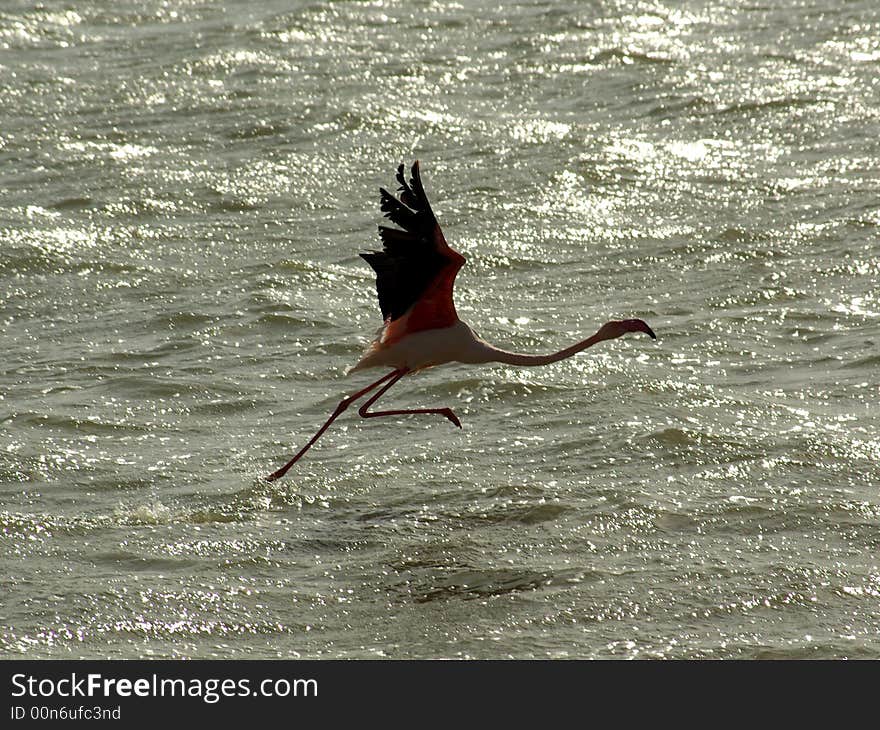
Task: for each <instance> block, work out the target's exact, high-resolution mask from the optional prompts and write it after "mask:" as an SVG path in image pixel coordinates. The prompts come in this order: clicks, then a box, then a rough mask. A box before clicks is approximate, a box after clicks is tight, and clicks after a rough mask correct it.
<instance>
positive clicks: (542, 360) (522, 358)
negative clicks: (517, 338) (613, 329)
mask: <svg viewBox="0 0 880 730" xmlns="http://www.w3.org/2000/svg"><path fill="white" fill-rule="evenodd" d="M607 339H609V338H608V336H607V335H603V334H602V333H601V331H600V332H597V333H596V334H594V335H592V336H591V337H588V338H587V339H585V340H581V341H580V342H576V343H575V344H573V345H571V347H566V348H565V349H564V350H560V351H559V352H553V353H550V354H549V355H531V354H529V353H526V352H508V351H507V350H501V349H499V348H497V347H493V346H492V345H487V348H488V350H489V354H490V355H489V361H490V362H503V363H506V364H508V365H526V366H529V365H549V364H550V363H554V362H559V361H560V360H565V359H566V358H567V357H571V356H572V355H577V354H578V353H579V352H581V351H582V350H586V349H587V348H588V347H592V346H593V345H595V344H596V343H598V342H602V340H607Z"/></svg>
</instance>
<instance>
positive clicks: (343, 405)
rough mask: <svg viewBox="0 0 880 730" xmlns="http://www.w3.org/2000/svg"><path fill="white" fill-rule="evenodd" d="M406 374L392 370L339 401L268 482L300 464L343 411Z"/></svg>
mask: <svg viewBox="0 0 880 730" xmlns="http://www.w3.org/2000/svg"><path fill="white" fill-rule="evenodd" d="M406 372H407V371H406V370H392V371H391V372H390V373H388V374H387V375H383V376H382V377H381V378H379V379H378V380H377V381H375V382H373V383H370V385H368V386H367V387H366V388H364V389H362V390H359V391H358V392H357V393H354V394H353V395H350V396H348V397H346V398H343V399H342V400H341V401H339V405H338V406H336V410H335V411H333V413H332V414H330V418H328V419H327V420H326V421H325V422H324V425H323V426H321V428H319V429H318V432H317V433H316V434H315V435H314V436H312V438H311V439H310V440H309V442H308V443H307V444H306V445H305V446H303V447H302V448H301V449H300V450H299V451H298V452H297V454H296V456H294V457H293V458H292V459H291V460H290V461H288V462H287V463H286V464H285V465H284V466H282V467H281V468H280V469H278V470H276V471H274V472H272V473H271V474H270V475H269V476H267V477H266V481H267V482H274V481H275V480H276V479H280V478H281V477H283V476H284V475H285V474H286V473H287V470H288V469H290V467H292V466H293V465H294V464H296V462H298V461H299V460H300V459H301V458H302V455H303V454H305V453H306V451H308V450H309V449H310V448H311V447H312V444H314V443H315V441H317V440H318V439H319V438H321V435H322V434H323V433H324V431H326V430H327V429H328V428H329V427H330V424H331V423H333V421H335V420H336V419H337V418H338V417H339V416H340V415H342V413H343V411H345V410H346V409H347V408H348V407H349V406H350V405H351V404H352V403H354V402H355V401H356V400H357V399H358V398H360V397H361V396H363V395H366V394H367V393H369V392H370V391H371V390H373V388H375V387H376V386H378V385H381V384H382V383H384V382H385V381H386V380H391V383H396V382H397V381H398V380H400V378H402V377H403V376H404V375H405V374H406ZM387 389H388V386H387V385H386V386H385V387H384V388H382V390H381V391H379V392H380V394H381V393H384V392H385V391H386V390H387ZM372 400H375V398H374V399H372ZM372 400H371V402H372Z"/></svg>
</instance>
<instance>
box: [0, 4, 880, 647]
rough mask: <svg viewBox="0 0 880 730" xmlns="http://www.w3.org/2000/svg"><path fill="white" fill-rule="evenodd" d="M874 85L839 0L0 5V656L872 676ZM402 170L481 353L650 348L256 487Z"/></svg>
mask: <svg viewBox="0 0 880 730" xmlns="http://www.w3.org/2000/svg"><path fill="white" fill-rule="evenodd" d="M878 69H880V11H878V9H877V5H876V3H875V2H873V0H870V1H869V0H863V1H861V2H859V1H856V2H848V3H837V2H832V1H831V0H815V1H812V0H805V1H801V2H794V3H792V2H782V1H781V0H772V1H771V2H768V3H764V4H753V3H746V2H734V1H731V2H727V3H725V4H723V5H719V4H718V3H709V2H684V3H679V2H659V1H657V0H647V1H644V2H636V3H629V2H623V1H622V0H606V1H596V2H582V3H578V2H546V3H540V2H519V3H514V4H503V5H502V6H499V5H498V4H496V3H472V2H459V3H446V2H421V3H411V2H380V1H377V2H365V3H361V2H358V3H354V2H351V3H348V2H336V3H297V2H291V1H290V0H284V2H281V1H274V2H261V3H250V2H246V1H244V0H242V2H232V1H231V0H227V1H226V2H223V3H216V2H200V1H199V0H189V1H183V0H181V1H176V2H164V1H163V2H158V1H155V0H154V1H152V2H150V1H148V2H141V1H140V0H139V1H138V2H134V1H129V2H122V3H118V2H114V3H104V2H97V1H96V0H90V1H89V2H77V3H54V2H50V3H35V2H24V1H21V2H13V3H6V4H4V6H3V10H2V13H0V79H2V81H0V280H2V288H0V318H2V323H3V327H2V329H0V347H2V352H3V353H4V358H3V361H2V364H0V429H2V431H0V433H2V441H0V528H2V529H0V546H2V549H0V565H2V570H0V583H2V585H0V654H2V655H3V656H6V657H22V656H28V657H71V656H72V657H96V658H97V657H152V656H156V657H159V656H161V657H276V656H277V657H297V656H302V657H373V656H387V657H400V658H403V657H508V656H509V657H518V658H524V657H875V658H876V657H877V656H878V655H880V602H878V598H880V566H878V559H877V554H878V548H880V527H878V523H880V498H878V483H880V467H878V462H880V429H878V426H880V423H878V415H877V408H876V405H877V399H878V390H880V387H878V382H880V381H878V371H880V351H878V342H880V290H878V282H880V264H878V253H880V244H878V226H880V203H878V200H880V184H878V174H877V173H878V169H880V123H878V122H880V74H878ZM414 158H419V159H421V161H422V169H423V175H424V179H425V183H426V186H427V188H428V193H429V195H430V196H431V198H432V200H433V204H434V208H435V210H436V211H437V213H438V216H439V217H440V220H441V223H442V224H443V226H444V230H445V232H446V235H447V238H448V239H449V240H450V242H451V243H452V244H453V245H454V246H455V247H456V248H458V249H459V250H461V251H462V252H463V253H464V254H465V255H466V256H467V258H468V265H467V266H466V267H465V269H463V270H462V272H461V274H460V276H459V279H458V289H457V292H458V308H459V314H460V315H461V316H462V317H463V318H464V319H466V320H467V321H468V322H470V323H471V325H472V326H473V327H474V328H475V329H476V330H477V331H478V332H479V333H480V335H481V336H483V337H485V338H486V339H488V340H490V341H493V342H496V343H498V344H499V345H501V346H504V347H508V348H516V349H520V350H531V351H540V352H546V351H550V350H554V349H558V348H560V347H562V346H564V345H566V344H569V343H570V342H571V341H573V340H576V339H581V338H582V337H584V336H586V335H587V334H589V333H591V332H593V331H594V330H595V328H596V327H597V326H598V325H599V324H600V323H601V322H603V321H605V320H607V319H609V318H617V317H629V316H634V317H643V318H644V319H646V320H648V321H649V322H650V323H651V325H652V326H653V327H654V329H655V330H656V331H657V333H658V335H659V340H658V341H657V342H656V343H653V342H651V341H649V340H647V338H636V337H632V338H627V339H624V340H617V341H615V342H612V343H605V344H603V345H602V346H600V347H598V348H596V349H594V350H590V351H588V352H587V353H584V354H582V355H580V356H578V357H577V358H574V359H571V360H567V361H564V362H560V363H558V364H556V365H553V366H550V367H546V368H541V369H529V370H526V369H516V368H509V367H503V366H490V367H482V368H475V367H466V366H450V367H445V368H441V369H437V370H436V371H429V372H427V373H425V374H420V375H417V376H415V377H412V378H409V379H407V380H404V381H403V382H401V383H400V384H399V385H397V386H395V389H394V390H393V391H391V393H389V396H388V399H387V401H386V402H387V403H389V404H392V403H393V404H395V405H396V406H397V407H402V408H406V407H423V406H445V405H448V406H452V407H453V408H454V409H455V410H456V412H457V413H458V415H459V416H460V417H461V419H462V421H463V423H464V430H463V431H459V430H457V429H455V428H453V427H452V426H451V425H450V424H448V423H447V422H445V421H443V420H442V419H432V418H430V417H428V418H422V419H419V418H405V419H401V420H399V421H397V422H395V421H393V420H381V421H362V420H361V419H358V418H357V416H356V415H355V414H354V413H351V414H347V415H346V416H345V417H343V418H342V419H340V420H339V421H338V422H337V423H336V424H334V427H333V428H332V429H331V430H330V431H329V432H328V433H327V435H326V436H325V437H324V439H323V440H322V441H320V442H319V443H318V445H317V446H316V447H315V448H314V449H313V450H312V451H311V452H310V453H309V455H308V456H307V457H306V459H304V460H303V461H302V462H300V464H298V465H297V467H296V468H295V470H294V471H292V472H291V473H290V475H289V476H288V477H287V478H285V479H284V480H281V481H279V482H276V483H274V484H271V485H269V484H266V483H264V482H262V481H261V479H260V477H261V476H263V475H265V474H267V473H268V472H269V471H271V470H272V469H274V468H276V467H277V466H279V465H280V464H281V463H283V462H284V461H286V460H287V459H288V458H289V457H290V456H291V455H292V453H293V452H294V451H295V450H296V449H297V448H298V447H299V446H300V445H302V444H303V443H304V442H305V440H307V439H308V438H309V436H311V434H312V433H313V432H314V430H315V429H316V428H317V427H318V426H319V425H320V423H321V422H322V421H323V419H324V418H325V417H326V416H327V415H328V413H329V412H330V411H331V410H332V409H333V407H334V406H335V404H336V403H337V402H338V400H339V398H340V397H341V396H342V395H343V394H344V393H347V392H351V391H353V390H355V389H358V388H360V387H362V386H363V385H364V384H366V383H367V382H369V380H370V378H372V377H374V376H373V374H372V373H366V374H356V375H354V376H352V377H350V378H345V377H344V372H345V369H346V368H347V367H348V366H349V365H351V364H353V363H354V362H355V361H356V360H357V358H358V356H359V355H360V352H361V350H362V348H363V346H364V344H365V343H366V342H368V340H369V339H370V337H371V335H372V333H373V331H374V330H375V329H376V328H377V327H378V326H379V324H380V321H379V320H380V315H379V311H378V307H377V303H376V301H375V294H374V291H373V279H372V275H371V271H370V270H369V268H368V267H367V266H366V265H365V264H364V263H363V262H362V261H361V260H360V259H359V258H358V257H357V254H358V253H359V252H360V251H363V250H366V249H369V248H372V247H375V246H376V245H377V241H376V236H375V228H374V226H375V224H376V223H377V222H378V221H379V220H380V217H379V212H378V205H377V204H378V196H377V187H378V186H379V185H389V184H392V183H393V179H392V175H393V171H394V168H395V167H396V165H397V164H398V163H399V162H401V161H409V160H412V159H414ZM407 381H408V382H407Z"/></svg>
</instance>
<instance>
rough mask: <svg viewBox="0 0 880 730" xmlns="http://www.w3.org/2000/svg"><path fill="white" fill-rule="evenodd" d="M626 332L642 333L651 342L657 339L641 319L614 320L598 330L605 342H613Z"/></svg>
mask: <svg viewBox="0 0 880 730" xmlns="http://www.w3.org/2000/svg"><path fill="white" fill-rule="evenodd" d="M627 332H644V333H645V334H646V335H648V336H650V338H651V339H652V340H656V339H657V335H655V334H654V330H652V329H651V328H650V327H649V326H648V323H647V322H645V321H644V320H641V319H615V320H612V321H610V322H606V323H605V324H603V325H602V327H601V328H600V329H599V334H600V335H602V338H603V339H606V340H613V339H615V338H616V337H621V336H622V335H625V334H626V333H627Z"/></svg>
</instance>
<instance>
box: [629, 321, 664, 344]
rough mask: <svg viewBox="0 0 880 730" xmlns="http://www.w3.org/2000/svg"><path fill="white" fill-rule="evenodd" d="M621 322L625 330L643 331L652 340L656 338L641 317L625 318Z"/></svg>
mask: <svg viewBox="0 0 880 730" xmlns="http://www.w3.org/2000/svg"><path fill="white" fill-rule="evenodd" d="M623 324H624V326H625V327H626V330H627V332H644V333H645V334H646V335H648V336H650V338H651V339H652V340H656V339H657V335H655V334H654V330H652V329H651V328H650V327H648V323H647V322H645V321H644V320H642V319H625V320H624V321H623Z"/></svg>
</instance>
